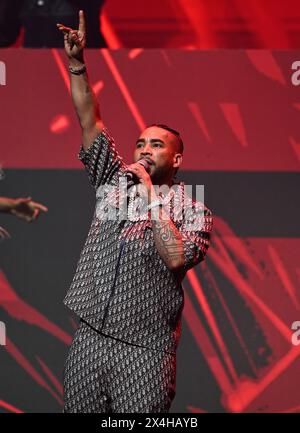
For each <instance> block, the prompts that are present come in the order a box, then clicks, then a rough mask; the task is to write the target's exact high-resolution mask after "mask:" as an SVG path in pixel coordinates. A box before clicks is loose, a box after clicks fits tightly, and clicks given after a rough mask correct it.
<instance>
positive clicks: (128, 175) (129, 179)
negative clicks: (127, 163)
mask: <svg viewBox="0 0 300 433" xmlns="http://www.w3.org/2000/svg"><path fill="white" fill-rule="evenodd" d="M137 162H138V163H139V164H141V165H142V166H143V167H144V168H145V170H146V171H147V172H148V173H149V168H150V163H149V162H148V161H147V160H146V159H140V160H139V161H137ZM125 176H126V178H127V188H130V187H132V186H133V185H134V184H135V183H136V181H135V178H136V175H135V174H134V173H131V172H128V173H125Z"/></svg>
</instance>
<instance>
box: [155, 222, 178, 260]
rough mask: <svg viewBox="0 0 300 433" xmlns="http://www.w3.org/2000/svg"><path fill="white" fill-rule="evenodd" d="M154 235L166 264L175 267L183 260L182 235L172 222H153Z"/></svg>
mask: <svg viewBox="0 0 300 433" xmlns="http://www.w3.org/2000/svg"><path fill="white" fill-rule="evenodd" d="M152 228H153V235H154V239H155V244H156V246H157V249H158V252H159V254H160V255H161V257H162V259H163V260H164V261H165V263H166V264H169V265H174V264H177V263H178V262H180V260H181V259H182V258H183V245H182V238H181V234H180V232H179V231H178V229H177V228H176V227H175V226H174V224H173V223H172V221H171V220H168V221H164V220H153V221H152Z"/></svg>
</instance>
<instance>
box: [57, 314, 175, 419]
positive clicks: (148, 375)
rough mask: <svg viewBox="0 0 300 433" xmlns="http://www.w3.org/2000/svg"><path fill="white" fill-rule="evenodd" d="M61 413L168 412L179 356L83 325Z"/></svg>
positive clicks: (74, 347)
mask: <svg viewBox="0 0 300 433" xmlns="http://www.w3.org/2000/svg"><path fill="white" fill-rule="evenodd" d="M63 387H64V408H63V412H64V413H68V412H77V413H78V412H84V413H158V412H164V413H167V412H169V409H170V406H171V403H172V401H173V399H174V397H175V395H176V391H175V388H176V355H175V354H171V353H167V352H165V351H160V350H153V349H149V348H146V347H141V346H135V345H132V344H130V343H126V342H124V341H121V340H117V339H114V338H112V337H109V336H105V335H103V334H100V333H98V332H97V331H96V330H94V329H93V328H91V327H90V326H89V325H88V324H87V323H85V322H83V321H80V325H79V327H78V329H77V330H76V332H75V334H74V337H73V341H72V344H71V346H70V348H69V353H68V356H67V359H66V362H65V365H64V371H63Z"/></svg>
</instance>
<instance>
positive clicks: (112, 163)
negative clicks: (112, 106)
mask: <svg viewBox="0 0 300 433" xmlns="http://www.w3.org/2000/svg"><path fill="white" fill-rule="evenodd" d="M78 158H79V160H80V161H81V162H82V163H83V164H84V166H85V169H86V171H87V174H88V177H89V179H90V182H91V184H92V186H93V187H94V188H95V190H97V188H98V187H99V185H104V184H106V183H111V182H112V181H113V179H114V177H117V176H118V175H119V172H120V170H122V169H124V168H125V166H126V164H125V163H124V161H123V158H122V157H121V156H120V155H119V153H118V151H117V150H116V147H115V142H114V139H113V138H112V137H111V135H110V133H109V131H108V129H107V128H106V127H104V128H103V129H102V131H101V133H100V134H99V135H98V137H96V138H95V140H94V141H93V143H92V144H91V146H90V147H89V148H88V149H87V150H85V149H84V148H83V146H82V145H81V147H80V150H79V154H78Z"/></svg>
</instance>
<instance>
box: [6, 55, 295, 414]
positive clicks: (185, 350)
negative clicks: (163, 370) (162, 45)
mask: <svg viewBox="0 0 300 433" xmlns="http://www.w3.org/2000/svg"><path fill="white" fill-rule="evenodd" d="M0 60H1V61H2V62H4V63H3V64H1V65H2V69H1V71H2V73H3V74H4V75H3V74H2V77H1V83H2V84H4V83H6V84H5V85H1V86H0V102H1V131H0V133H1V135H0V137H1V144H0V151H1V152H0V162H1V166H2V169H3V171H2V180H1V182H0V187H1V191H0V194H1V195H5V196H9V197H21V196H29V195H30V196H31V197H32V198H33V199H34V200H36V201H40V202H41V203H43V204H45V205H46V206H48V208H49V211H48V213H47V214H46V215H41V217H40V218H39V219H38V220H37V221H36V222H34V223H32V224H27V223H25V222H23V221H21V220H17V219H16V218H15V217H13V216H9V215H4V214H2V215H1V217H0V225H1V226H3V227H5V228H6V229H7V230H8V231H9V232H10V234H11V239H10V240H6V241H4V242H2V243H1V247H0V248H1V273H0V321H1V322H3V323H4V324H5V326H6V345H2V346H0V411H2V412H19V411H22V412H61V411H62V370H63V365H64V361H65V359H66V356H67V352H68V346H69V345H70V343H71V339H72V336H73V334H74V332H75V329H76V327H77V325H78V319H77V317H75V315H73V314H72V313H71V312H70V311H69V310H68V309H67V308H66V307H65V306H64V305H63V303H62V300H63V297H64V296H65V293H66V291H67V289H68V287H69V285H70V283H71V280H72V277H73V274H74V271H75V267H76V264H77V260H78V258H79V254H80V251H81V248H82V247H83V243H84V241H85V238H86V236H87V232H88V229H89V224H90V221H91V217H92V213H93V209H94V205H95V197H94V193H93V191H92V188H91V187H90V185H89V182H88V179H87V176H86V174H85V172H84V170H83V169H82V166H81V163H80V162H79V161H78V158H77V154H78V150H79V145H80V142H81V135H80V134H81V131H80V128H79V125H78V123H77V119H76V115H75V112H74V109H73V107H72V103H71V98H70V94H69V90H70V89H69V78H68V72H67V69H66V65H67V64H66V60H65V57H64V52H63V51H60V50H25V49H23V50H22V49H19V50H15V49H7V50H0ZM297 60H300V52H299V51H298V52H297V51H278V52H277V51H242V50H240V51H207V52H199V51H193V50H186V51H184V50H182V51H180V50H174V51H173V50H168V51H165V50H148V51H144V50H141V49H134V50H121V51H107V50H91V51H88V52H87V53H86V62H87V64H88V69H89V75H90V80H91V83H92V85H93V87H94V90H95V92H96V94H97V96H98V97H99V99H100V102H101V112H102V116H103V119H104V122H105V123H106V125H107V127H108V128H109V130H110V132H111V134H112V135H113V136H114V138H115V141H116V144H117V147H118V150H119V152H120V153H121V154H122V156H123V157H124V159H125V161H126V162H128V163H131V162H132V152H133V149H134V143H135V140H136V138H137V137H138V135H139V133H140V131H141V130H142V129H143V128H144V127H145V125H147V124H149V123H153V122H161V123H167V124H169V125H170V126H172V127H174V128H175V129H178V130H179V131H181V133H182V137H183V140H184V143H185V153H184V163H183V167H182V170H181V171H180V172H179V173H178V178H179V179H182V180H184V181H185V182H186V183H187V184H194V185H195V184H200V185H201V184H204V185H205V203H206V205H207V206H208V207H209V208H210V209H211V210H212V211H213V213H214V222H215V224H214V235H213V238H212V244H211V247H210V250H209V252H208V255H207V259H206V261H205V262H202V263H201V264H200V265H198V266H197V267H196V268H194V269H193V270H191V271H189V273H188V274H187V276H186V278H185V280H184V282H183V287H184V292H185V307H184V312H183V332H182V336H181V341H180V345H179V349H178V357H177V394H176V397H175V399H174V402H173V405H172V410H171V411H172V412H182V413H184V412H186V413H193V412H282V411H283V412H284V411H295V412H300V397H299V388H300V378H299V368H300V356H299V355H300V346H299V345H296V344H295V345H294V344H293V341H294V343H295V342H296V343H297V339H295V340H292V333H293V330H292V329H291V328H292V323H293V322H295V321H297V320H300V311H299V305H300V294H299V282H300V281H299V280H300V267H299V257H300V241H299V238H300V225H299V221H300V207H299V185H300V175H299V167H300V126H299V125H300V111H299V110H300V87H299V86H297V84H298V81H297V79H296V78H297V77H294V80H293V81H292V79H291V77H292V74H293V72H295V71H293V70H292V64H293V62H294V61H297ZM3 65H5V67H3Z"/></svg>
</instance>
